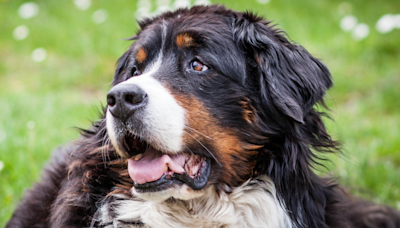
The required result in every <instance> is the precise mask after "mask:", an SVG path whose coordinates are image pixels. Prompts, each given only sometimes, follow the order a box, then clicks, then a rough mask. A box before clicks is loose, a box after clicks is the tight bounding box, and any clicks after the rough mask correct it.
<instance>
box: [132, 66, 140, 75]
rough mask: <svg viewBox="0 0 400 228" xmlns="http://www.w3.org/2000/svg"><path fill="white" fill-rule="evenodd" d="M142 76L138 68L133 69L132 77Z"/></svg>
mask: <svg viewBox="0 0 400 228" xmlns="http://www.w3.org/2000/svg"><path fill="white" fill-rule="evenodd" d="M140 74H141V72H140V70H138V69H137V68H136V67H133V68H132V70H131V76H132V77H134V76H138V75H140Z"/></svg>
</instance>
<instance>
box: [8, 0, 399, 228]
mask: <svg viewBox="0 0 400 228" xmlns="http://www.w3.org/2000/svg"><path fill="white" fill-rule="evenodd" d="M153 2H155V1H153ZM22 3H23V1H19V0H8V1H7V0H0V23H1V24H0V161H2V162H3V163H4V168H3V170H1V171H0V227H2V226H3V225H4V224H5V222H6V221H7V220H8V219H9V218H10V216H11V213H12V211H13V210H14V208H15V206H16V204H17V203H18V201H19V200H20V199H21V196H22V194H23V192H24V191H25V190H26V189H27V188H29V187H31V186H32V184H33V183H34V182H35V181H37V180H38V179H39V177H40V171H41V169H42V168H43V166H44V165H45V164H46V161H47V160H48V158H49V156H50V154H51V150H52V149H54V148H57V146H59V145H63V144H65V143H67V142H68V141H69V140H72V139H74V138H77V137H79V134H78V133H77V131H76V130H74V129H73V127H83V128H86V127H89V126H90V123H91V120H95V119H96V118H97V113H98V110H99V109H100V107H101V104H104V103H105V95H106V93H107V90H108V89H109V83H110V81H111V78H112V76H113V71H114V67H115V62H116V60H117V59H118V57H119V56H120V55H121V54H122V53H123V52H124V51H125V50H126V49H127V47H128V46H129V42H127V41H124V40H122V38H126V37H129V36H131V35H133V34H134V33H135V31H136V30H137V25H136V22H135V20H134V15H135V14H134V13H135V10H136V3H135V2H133V1H128V0H119V1H107V0H96V1H92V6H91V7H90V8H89V9H88V10H86V11H79V10H77V9H76V8H75V6H74V5H73V1H72V0H68V1H67V0H64V1H44V0H37V1H36V3H38V5H39V7H40V12H39V14H38V15H37V16H36V17H34V18H32V19H29V20H25V19H21V18H20V17H19V16H18V13H17V10H18V7H19V6H20V5H21V4H22ZM220 3H224V4H226V5H227V6H228V7H230V8H233V9H236V10H252V11H254V12H257V13H258V14H259V15H263V16H266V17H267V18H269V19H273V20H274V21H275V22H276V23H277V24H279V27H280V28H283V29H284V30H286V31H287V33H288V34H289V35H290V38H291V39H293V40H295V41H297V42H298V43H300V44H302V45H303V46H304V47H305V48H306V49H307V50H309V51H310V53H312V54H313V55H315V56H316V57H318V58H321V59H323V61H324V62H325V63H326V65H327V66H328V67H329V68H330V70H331V71H332V74H333V77H334V81H335V86H334V88H333V89H331V90H330V91H329V93H328V95H327V97H326V98H327V103H328V106H329V107H330V108H331V109H332V112H331V116H332V117H333V118H334V119H335V121H334V122H333V121H326V123H327V125H328V128H329V131H330V132H331V133H332V135H333V136H334V138H335V139H338V140H340V141H341V142H342V143H343V145H344V149H345V150H344V151H345V155H344V156H341V157H338V156H329V158H330V159H331V160H332V163H327V166H328V167H329V168H330V171H329V174H330V175H333V176H335V177H338V178H339V180H340V183H341V184H344V185H345V186H348V187H349V189H350V191H351V192H352V193H353V194H356V195H359V196H362V197H365V198H367V199H371V200H373V201H375V202H380V203H386V204H389V205H391V206H394V207H397V208H398V209H400V177H399V174H400V89H399V85H400V64H399V59H400V43H399V39H398V38H399V37H400V29H397V30H395V31H392V32H391V33H388V34H379V33H378V32H377V31H376V29H375V23H376V22H377V20H378V19H379V18H380V17H381V16H382V15H383V14H387V13H392V14H396V13H397V14H398V13H400V11H399V10H398V9H400V1H380V2H379V4H378V3H376V1H372V0H365V1H361V0H353V1H348V3H350V5H351V6H352V7H351V8H348V7H347V8H345V9H344V10H343V9H342V10H339V5H340V4H341V2H338V1H334V0H331V1H328V0H321V1H314V0H304V1H290V0H279V1H278V0H271V2H270V3H268V4H265V5H262V4H259V3H257V2H256V1H254V0H248V1H236V2H234V1H228V0H224V1H220ZM100 8H103V9H106V10H107V12H108V19H107V20H106V21H105V22H104V23H102V24H94V23H93V22H92V20H91V16H92V13H93V12H94V11H96V10H97V9H100ZM342 8H343V7H342ZM396 10H397V11H396ZM343 11H347V12H343ZM349 13H351V14H353V15H355V16H356V17H357V18H358V20H359V21H360V22H363V23H366V24H367V25H369V27H370V34H369V36H368V37H367V38H366V39H364V40H362V41H355V40H353V39H352V37H351V34H349V33H346V32H343V31H342V30H341V29H340V26H339V23H340V20H341V18H342V17H343V16H345V15H346V14H349ZM21 24H24V25H26V26H27V27H28V28H29V30H30V34H29V36H28V37H27V38H26V39H25V40H22V41H16V40H14V39H13V38H12V32H13V29H14V28H15V27H17V26H19V25H21ZM38 47H44V48H45V49H46V50H47V53H48V58H47V59H46V60H45V61H43V62H41V63H34V62H33V61H32V60H31V58H30V54H31V52H32V51H33V50H34V49H36V48H38ZM32 123H34V127H33V124H32Z"/></svg>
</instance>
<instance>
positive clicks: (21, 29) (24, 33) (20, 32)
mask: <svg viewBox="0 0 400 228" xmlns="http://www.w3.org/2000/svg"><path fill="white" fill-rule="evenodd" d="M28 35H29V29H28V27H26V26H25V25H20V26H18V27H16V28H15V29H14V31H13V37H14V39H16V40H23V39H25V38H26V37H28Z"/></svg>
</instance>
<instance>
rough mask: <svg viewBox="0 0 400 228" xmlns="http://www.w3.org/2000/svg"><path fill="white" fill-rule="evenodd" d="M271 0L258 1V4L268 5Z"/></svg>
mask: <svg viewBox="0 0 400 228" xmlns="http://www.w3.org/2000/svg"><path fill="white" fill-rule="evenodd" d="M270 1H271V0H257V2H258V3H260V4H267V3H269V2H270Z"/></svg>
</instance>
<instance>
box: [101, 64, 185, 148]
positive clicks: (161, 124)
mask: <svg viewBox="0 0 400 228" xmlns="http://www.w3.org/2000/svg"><path fill="white" fill-rule="evenodd" d="M160 65H161V57H159V58H158V60H157V62H156V63H155V64H153V65H152V66H151V69H150V70H149V71H147V72H145V73H144V74H142V75H140V76H136V77H132V78H130V79H128V80H126V81H124V82H122V83H120V84H119V85H122V84H124V85H135V86H138V87H140V88H141V89H142V90H143V91H145V92H146V93H147V99H148V102H147V104H146V105H145V106H144V107H142V108H140V109H139V110H137V112H136V113H135V114H134V118H135V122H140V132H139V131H138V130H139V129H135V128H134V126H133V128H134V129H129V130H130V131H131V132H132V133H134V134H135V135H137V136H140V137H141V138H142V139H144V140H145V141H146V142H147V143H149V144H150V145H152V146H153V147H155V148H156V149H158V150H162V151H164V152H168V153H178V152H180V151H181V150H182V135H183V133H184V126H185V110H184V109H183V108H182V107H181V106H180V105H179V104H178V103H177V101H176V100H175V98H174V97H173V95H172V94H171V93H170V92H169V91H168V90H167V89H166V88H165V87H164V86H163V85H162V84H161V83H160V82H159V81H158V80H156V79H155V78H154V77H153V75H154V73H156V72H157V70H158V69H159V67H160ZM116 86H118V85H116ZM114 118H115V117H113V116H112V115H111V113H110V112H109V111H107V131H108V134H109V137H110V139H111V142H112V143H113V145H114V146H116V134H118V132H116V131H118V129H115V124H114ZM128 125H129V124H128ZM116 149H117V150H118V146H116Z"/></svg>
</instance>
